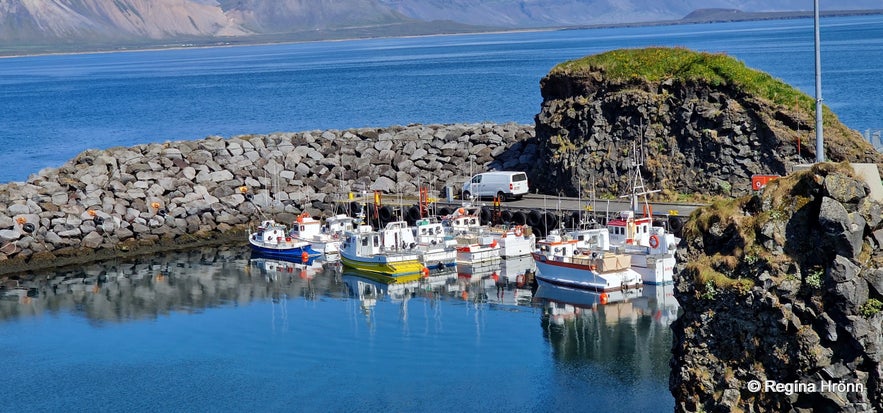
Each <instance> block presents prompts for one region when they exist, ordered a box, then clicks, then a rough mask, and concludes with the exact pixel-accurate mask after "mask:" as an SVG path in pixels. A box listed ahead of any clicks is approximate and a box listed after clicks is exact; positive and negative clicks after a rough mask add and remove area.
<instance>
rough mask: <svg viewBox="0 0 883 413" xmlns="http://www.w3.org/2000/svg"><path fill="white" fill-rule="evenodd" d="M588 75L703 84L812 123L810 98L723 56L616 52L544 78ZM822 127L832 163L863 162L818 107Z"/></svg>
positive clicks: (848, 137)
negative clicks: (796, 114) (803, 116)
mask: <svg viewBox="0 0 883 413" xmlns="http://www.w3.org/2000/svg"><path fill="white" fill-rule="evenodd" d="M589 73H600V74H601V75H602V76H603V78H604V80H605V81H610V82H617V83H626V84H628V83H635V84H638V83H643V82H651V83H656V82H661V81H666V80H676V81H678V82H680V83H688V82H694V83H704V84H708V85H711V86H713V87H723V88H726V89H729V90H731V91H734V92H741V94H744V95H748V96H753V97H757V98H760V99H765V100H767V101H769V102H772V103H773V104H774V105H778V106H780V107H782V108H783V109H784V110H787V111H796V112H799V113H802V114H806V115H807V116H808V117H809V118H810V119H812V118H814V117H815V110H816V109H815V107H816V100H815V98H814V97H812V96H809V95H807V94H805V93H803V92H801V91H800V90H798V89H796V88H794V87H793V86H791V85H789V84H787V83H785V82H783V81H782V80H780V79H777V78H775V77H773V76H771V75H770V74H769V73H766V72H762V71H759V70H755V69H752V68H750V67H748V66H746V65H745V63H744V62H742V61H740V60H738V59H736V58H733V57H731V56H728V55H726V54H723V53H708V52H697V51H693V50H689V49H686V48H680V47H674V48H672V47H649V48H642V49H618V50H612V51H609V52H605V53H600V54H596V55H590V56H586V57H583V58H579V59H574V60H570V61H567V62H563V63H560V64H558V65H556V66H555V67H553V68H552V70H551V71H550V73H549V74H550V75H564V76H577V77H578V76H580V75H581V74H582V75H588V74H589ZM813 122H814V121H813ZM822 123H823V124H824V127H825V132H826V134H825V135H826V138H827V139H826V140H827V141H828V142H827V144H828V149H827V150H828V151H829V152H831V153H829V155H830V156H831V157H832V159H836V160H842V159H852V160H855V159H864V156H865V151H866V150H868V148H869V147H870V145H859V146H857V145H856V142H858V141H863V139H862V138H861V136H860V135H859V134H857V133H855V132H854V131H852V130H850V129H849V128H848V127H846V126H845V125H843V124H842V123H841V122H840V120H839V119H838V118H837V116H836V115H835V114H834V113H833V112H832V111H831V110H830V109H829V108H828V107H826V106H824V105H823V107H822ZM795 139H796V138H795ZM870 150H873V148H870Z"/></svg>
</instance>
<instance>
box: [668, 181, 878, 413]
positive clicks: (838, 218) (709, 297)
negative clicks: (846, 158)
mask: <svg viewBox="0 0 883 413" xmlns="http://www.w3.org/2000/svg"><path fill="white" fill-rule="evenodd" d="M881 228H883V224H881V204H880V202H879V201H878V200H874V199H872V197H871V196H870V194H869V190H868V187H867V185H865V184H864V182H863V181H862V180H861V179H856V178H854V177H853V174H852V171H851V169H850V168H849V167H848V166H846V165H845V164H841V165H835V164H820V165H818V166H815V167H813V168H812V169H811V170H809V171H804V172H800V173H797V174H794V175H791V176H788V177H785V178H780V179H779V180H776V181H773V182H772V183H771V184H769V185H768V186H767V188H765V189H764V191H763V192H761V193H759V194H757V195H752V196H746V197H743V198H741V199H738V200H734V201H732V202H728V203H719V204H715V205H713V206H711V207H707V208H705V209H703V210H700V211H697V213H695V214H694V215H693V216H691V220H690V221H689V222H688V223H687V224H686V225H685V227H684V241H683V242H682V243H681V246H680V248H679V250H678V261H679V265H678V266H679V268H678V270H679V271H678V275H677V277H676V281H675V297H676V298H677V300H678V302H679V303H680V304H681V306H682V309H683V310H684V312H683V314H682V315H681V316H680V317H679V318H678V320H677V321H676V322H675V323H674V324H673V325H672V332H673V336H674V340H673V348H672V362H671V366H672V372H671V378H670V387H671V391H672V394H673V395H674V397H675V400H676V408H675V410H676V411H679V412H698V411H705V412H716V411H746V412H750V411H755V412H763V411H859V412H874V411H883V381H881V374H883V363H881V361H883V311H881V303H883V302H881V300H883V269H881V262H883V251H881V238H883V231H881ZM752 382H754V383H756V384H754V385H755V386H756V385H757V384H760V387H759V389H760V390H758V388H753V387H751V384H750V383H752ZM778 383H781V384H782V385H783V386H791V389H790V390H788V387H780V388H778V389H777V388H776V387H775V386H776V385H777V384H778ZM794 383H796V384H794ZM830 384H835V385H840V384H842V385H844V386H842V387H840V388H839V389H835V391H825V387H824V386H825V385H830ZM831 388H833V387H831ZM831 388H829V390H830V389H831Z"/></svg>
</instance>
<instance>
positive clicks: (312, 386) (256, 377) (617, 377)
mask: <svg viewBox="0 0 883 413" xmlns="http://www.w3.org/2000/svg"><path fill="white" fill-rule="evenodd" d="M531 267H532V261H531V260H530V259H527V260H509V261H506V262H505V263H504V264H503V265H502V266H500V267H498V268H490V269H487V270H484V271H480V272H475V273H469V274H467V273H461V274H457V273H456V272H452V273H439V274H433V275H432V276H431V277H429V278H428V279H426V280H425V281H423V282H420V283H411V284H408V285H404V286H394V287H389V286H386V285H384V284H380V283H378V282H376V281H372V280H370V279H368V278H364V277H362V276H360V275H358V274H351V273H349V272H347V271H344V272H341V271H340V270H339V268H338V267H337V266H335V265H334V264H329V263H321V262H316V263H313V265H312V266H309V267H303V266H300V265H296V264H291V263H285V262H280V261H273V260H261V259H250V256H249V253H248V251H247V250H245V249H224V250H203V251H191V252H188V253H180V254H169V255H165V256H159V257H152V258H149V259H142V260H140V261H135V262H112V263H105V264H102V265H95V266H91V267H87V268H83V269H80V270H76V271H69V272H59V273H51V274H43V275H41V276H40V277H38V278H37V279H36V280H34V281H31V282H23V283H22V284H21V285H20V286H18V287H17V288H10V287H7V288H5V289H3V290H0V348H2V349H3V352H2V353H0V365H2V366H3V374H0V394H2V397H0V411H9V412H14V411H366V412H378V411H438V412H444V411H453V410H455V409H459V410H465V411H507V412H542V411H548V412H558V411H587V410H595V409H597V411H613V412H634V411H671V409H672V408H673V404H674V402H673V400H672V398H671V395H670V394H669V392H668V389H667V386H668V385H667V383H668V371H669V368H668V359H669V355H670V352H669V347H670V343H671V331H670V329H669V327H668V326H669V324H670V323H671V321H673V319H674V317H675V316H676V312H677V304H676V302H675V301H674V299H673V297H672V295H671V288H670V287H668V289H663V288H652V287H645V288H644V289H643V290H642V291H636V292H633V293H630V294H628V295H627V296H621V295H611V298H610V303H608V304H607V305H606V306H598V305H597V304H596V303H597V295H594V294H590V293H586V292H580V291H574V290H565V289H553V290H546V289H543V288H542V287H541V288H540V289H539V290H537V291H535V292H534V291H531V290H530V289H528V288H518V286H517V283H516V280H517V278H516V277H517V275H518V274H520V273H523V272H524V271H525V270H528V269H530V268H531ZM494 275H496V276H497V279H498V281H495V280H494V278H493V276H494ZM498 283H499V284H498ZM590 407H591V408H590Z"/></svg>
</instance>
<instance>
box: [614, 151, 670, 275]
mask: <svg viewBox="0 0 883 413" xmlns="http://www.w3.org/2000/svg"><path fill="white" fill-rule="evenodd" d="M634 156H635V159H634V163H633V170H634V172H633V173H634V175H633V178H632V193H631V194H630V195H627V196H625V197H628V198H630V207H631V209H630V210H627V211H622V212H621V213H620V214H619V217H618V218H616V219H612V220H610V221H608V222H607V229H608V231H609V233H610V249H613V250H616V251H617V252H620V253H624V254H628V255H630V256H631V257H632V267H633V268H634V269H635V270H636V271H638V272H639V273H640V274H641V279H642V280H643V282H644V283H645V284H668V283H671V282H672V281H673V276H674V266H675V257H674V251H675V248H676V247H677V244H678V242H679V240H678V239H677V238H676V237H675V236H674V235H673V234H671V233H669V232H668V231H666V229H665V228H664V227H662V226H654V225H653V207H652V206H651V205H650V203H649V201H648V200H647V195H648V194H651V193H654V192H659V191H658V190H652V191H648V190H645V188H644V178H643V177H642V176H641V166H642V164H643V151H641V152H639V151H638V150H637V148H635V149H634ZM640 196H643V197H644V202H643V205H644V207H643V215H642V216H641V217H637V216H636V214H637V212H638V210H639V205H640V204H639V202H638V198H639V197H640Z"/></svg>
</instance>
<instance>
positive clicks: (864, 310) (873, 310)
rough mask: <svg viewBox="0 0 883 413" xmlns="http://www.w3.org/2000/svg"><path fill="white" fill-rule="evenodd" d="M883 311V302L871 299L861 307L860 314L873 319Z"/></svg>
mask: <svg viewBox="0 0 883 413" xmlns="http://www.w3.org/2000/svg"><path fill="white" fill-rule="evenodd" d="M880 310H883V302H881V301H880V300H878V299H876V298H869V299H868V301H866V302H865V303H864V304H862V306H861V307H859V309H858V312H859V314H861V315H862V317H865V318H871V317H873V316H875V315H877V313H879V312H880Z"/></svg>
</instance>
